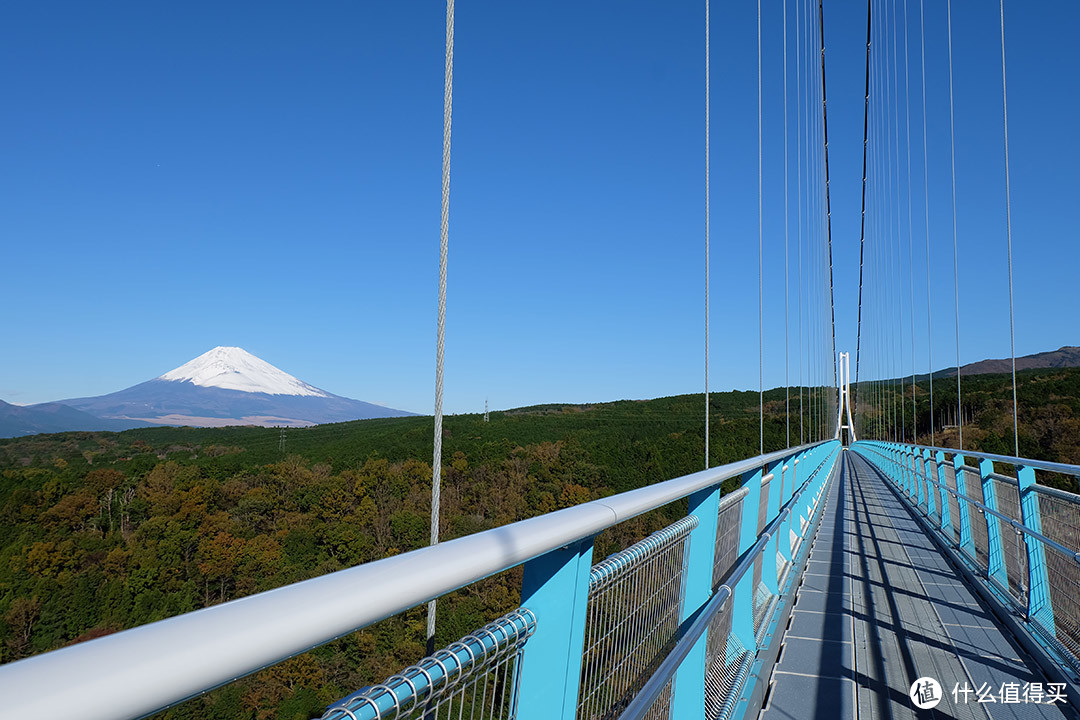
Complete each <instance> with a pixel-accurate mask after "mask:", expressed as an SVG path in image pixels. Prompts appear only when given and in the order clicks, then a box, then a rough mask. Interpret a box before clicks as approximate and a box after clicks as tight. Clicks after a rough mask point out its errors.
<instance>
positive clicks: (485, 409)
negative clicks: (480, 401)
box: [484, 398, 491, 422]
mask: <svg viewBox="0 0 1080 720" xmlns="http://www.w3.org/2000/svg"><path fill="white" fill-rule="evenodd" d="M490 419H491V418H490V416H489V414H488V401H487V398H484V422H488V421H489V420H490Z"/></svg>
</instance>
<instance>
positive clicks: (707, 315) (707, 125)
mask: <svg viewBox="0 0 1080 720" xmlns="http://www.w3.org/2000/svg"><path fill="white" fill-rule="evenodd" d="M710 1H711V0H705V469H706V470H708V469H709V2H710Z"/></svg>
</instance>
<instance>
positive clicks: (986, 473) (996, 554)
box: [979, 460, 1009, 590]
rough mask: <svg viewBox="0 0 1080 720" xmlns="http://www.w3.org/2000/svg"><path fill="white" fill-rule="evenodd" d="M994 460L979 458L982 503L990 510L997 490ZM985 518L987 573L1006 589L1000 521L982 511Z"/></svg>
mask: <svg viewBox="0 0 1080 720" xmlns="http://www.w3.org/2000/svg"><path fill="white" fill-rule="evenodd" d="M993 474H994V461H993V460H981V461H980V462H979V475H980V477H981V479H982V491H983V504H984V505H986V507H988V508H990V509H991V510H997V509H998V505H997V490H996V488H995V487H994V478H993V477H992V476H993ZM984 516H985V518H986V538H987V546H986V547H987V555H988V559H987V575H988V576H989V577H990V578H992V579H993V580H994V581H995V582H997V583H998V584H999V585H1001V587H1003V588H1005V589H1006V590H1008V588H1009V576H1008V573H1007V572H1006V570H1005V549H1004V547H1003V546H1002V543H1001V523H1000V522H999V521H998V517H997V515H994V514H993V513H989V512H988V513H984Z"/></svg>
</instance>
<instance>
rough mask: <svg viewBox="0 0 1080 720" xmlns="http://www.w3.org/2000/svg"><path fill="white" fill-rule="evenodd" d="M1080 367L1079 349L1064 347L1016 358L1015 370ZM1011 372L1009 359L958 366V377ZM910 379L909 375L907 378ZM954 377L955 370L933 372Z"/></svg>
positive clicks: (921, 378) (936, 374) (923, 377)
mask: <svg viewBox="0 0 1080 720" xmlns="http://www.w3.org/2000/svg"><path fill="white" fill-rule="evenodd" d="M1067 367H1080V347H1077V346H1075V345H1065V346H1063V347H1060V348H1058V349H1057V350H1048V351H1046V352H1040V353H1034V354H1032V355H1023V356H1021V357H1018V358H1016V369H1017V370H1018V371H1019V370H1040V369H1043V368H1067ZM1008 372H1012V360H1011V359H1010V358H997V359H993V360H979V361H978V362H973V363H968V364H967V365H961V366H960V376H961V377H965V376H967V375H992V374H996V373H1008ZM908 377H909V378H910V377H911V376H910V375H909V376H908ZM928 377H929V375H928V374H926V373H923V374H922V375H916V376H915V379H916V380H925V379H927V378H928ZM948 377H956V368H955V367H950V368H943V369H941V370H936V371H934V378H935V379H937V378H948Z"/></svg>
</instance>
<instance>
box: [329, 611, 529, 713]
mask: <svg viewBox="0 0 1080 720" xmlns="http://www.w3.org/2000/svg"><path fill="white" fill-rule="evenodd" d="M535 629H536V617H535V616H534V615H533V614H532V612H531V611H529V610H526V609H524V608H518V609H517V610H514V611H513V612H511V613H508V614H507V615H504V616H503V617H501V618H500V619H498V620H496V621H495V622H493V623H489V624H487V625H485V626H484V627H483V628H481V629H480V630H477V631H476V632H473V633H470V634H468V635H466V636H465V637H463V638H462V639H461V640H459V641H458V642H456V643H452V644H451V645H448V646H447V647H446V648H444V649H442V650H439V651H438V652H437V653H435V654H434V655H431V656H430V657H426V658H424V659H423V660H421V661H420V662H419V663H417V664H416V665H413V666H411V667H408V668H405V669H404V670H402V671H401V672H400V673H398V674H397V675H393V676H391V677H389V678H387V679H386V680H385V681H384V682H382V683H380V684H378V685H374V686H371V687H366V688H363V689H361V690H360V691H359V692H356V693H354V694H353V695H350V696H348V697H346V698H344V699H342V700H339V701H338V702H336V703H334V704H333V705H331V706H330V707H328V708H327V709H326V712H325V713H323V715H322V717H323V720H381V719H382V718H394V719H395V720H397V719H398V718H401V719H406V718H423V719H424V720H451V718H465V717H468V718H470V719H472V720H513V718H514V717H515V715H516V713H517V690H518V679H519V675H518V672H519V669H520V666H521V663H520V659H521V651H522V648H523V647H524V645H525V641H526V640H527V639H528V638H529V636H530V635H532V633H533V630H535Z"/></svg>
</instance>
